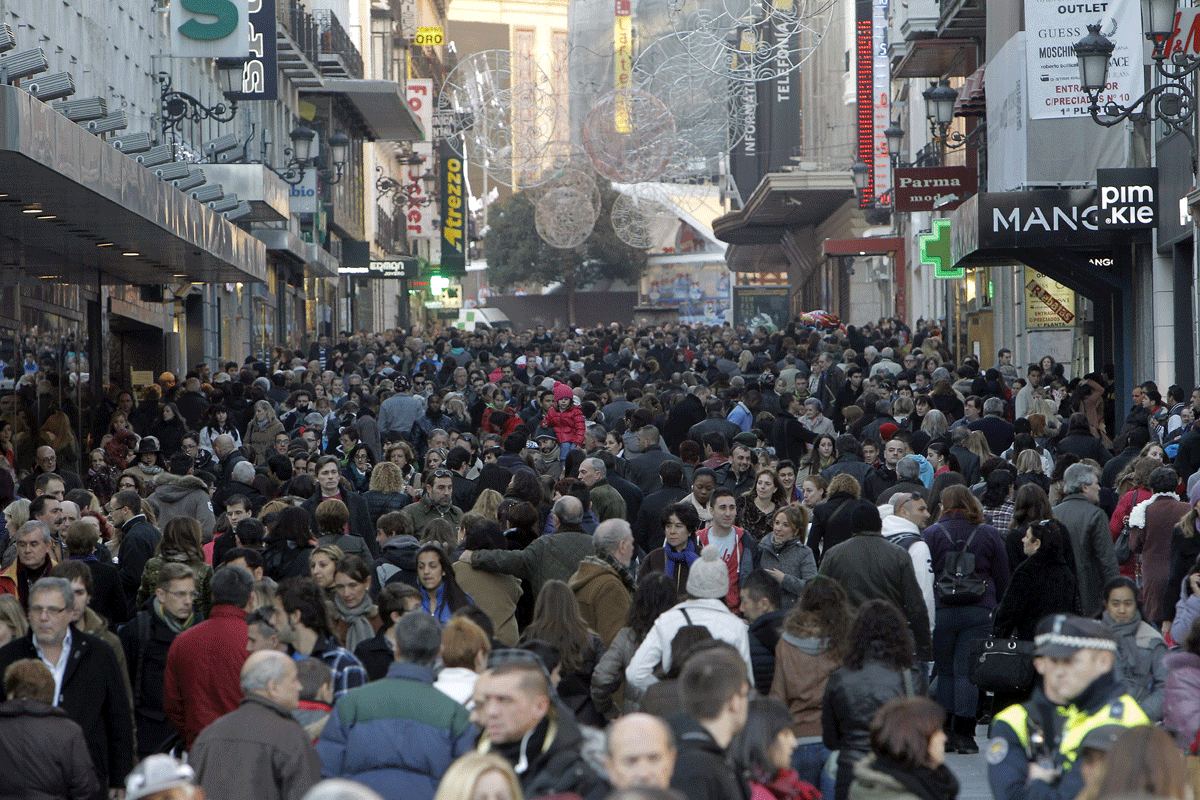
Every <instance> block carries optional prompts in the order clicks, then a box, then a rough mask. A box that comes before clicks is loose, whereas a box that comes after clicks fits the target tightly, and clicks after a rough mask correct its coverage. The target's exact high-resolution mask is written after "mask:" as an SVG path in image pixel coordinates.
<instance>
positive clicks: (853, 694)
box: [821, 658, 925, 797]
mask: <svg viewBox="0 0 1200 800" xmlns="http://www.w3.org/2000/svg"><path fill="white" fill-rule="evenodd" d="M924 693H925V678H924V676H922V675H921V673H920V672H918V671H917V670H915V669H913V670H907V671H904V672H901V671H897V670H894V669H892V668H891V667H890V666H888V665H886V664H884V663H883V662H881V661H877V660H875V659H873V658H868V659H867V660H866V662H864V663H863V665H862V668H861V669H851V668H850V667H839V668H838V669H836V670H834V671H833V673H832V674H831V675H830V676H829V682H828V683H827V684H826V685H825V697H824V699H823V701H822V709H821V731H822V738H823V740H824V744H825V747H826V748H828V749H829V750H837V751H838V757H837V786H838V796H839V797H845V789H846V788H848V787H849V785H850V781H851V779H852V777H853V770H854V765H855V764H857V763H858V762H859V761H860V760H862V759H863V758H864V757H865V756H866V755H867V753H869V752H870V751H871V719H872V718H873V717H874V716H875V712H877V711H878V710H879V709H880V708H882V707H883V705H884V703H886V702H887V701H889V700H891V699H892V698H894V697H903V696H915V695H921V694H924Z"/></svg>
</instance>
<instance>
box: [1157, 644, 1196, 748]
mask: <svg viewBox="0 0 1200 800" xmlns="http://www.w3.org/2000/svg"><path fill="white" fill-rule="evenodd" d="M1163 666H1164V668H1165V669H1166V671H1167V688H1166V693H1165V702H1164V703H1163V717H1162V721H1163V727H1165V728H1166V729H1167V730H1169V731H1170V732H1171V733H1173V734H1175V742H1176V744H1178V745H1179V747H1180V749H1182V750H1187V749H1188V748H1189V747H1191V746H1192V742H1193V741H1195V739H1196V732H1197V731H1200V656H1198V655H1196V654H1195V653H1189V652H1187V651H1186V650H1180V651H1179V652H1175V653H1167V655H1166V656H1165V657H1164V658H1163Z"/></svg>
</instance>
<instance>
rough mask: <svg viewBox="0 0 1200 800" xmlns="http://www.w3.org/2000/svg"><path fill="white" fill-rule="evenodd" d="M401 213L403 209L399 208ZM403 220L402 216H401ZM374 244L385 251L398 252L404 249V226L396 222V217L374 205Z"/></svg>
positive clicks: (389, 252)
mask: <svg viewBox="0 0 1200 800" xmlns="http://www.w3.org/2000/svg"><path fill="white" fill-rule="evenodd" d="M401 215H403V210H402V209H401ZM401 222H403V216H401ZM375 245H376V246H377V247H378V248H379V249H380V250H382V251H383V252H385V253H388V254H398V253H403V252H405V250H406V242H405V239H404V226H403V225H402V224H400V225H398V224H397V223H396V218H395V217H393V216H392V215H391V214H389V213H387V212H386V211H384V210H383V209H382V208H380V207H379V206H375Z"/></svg>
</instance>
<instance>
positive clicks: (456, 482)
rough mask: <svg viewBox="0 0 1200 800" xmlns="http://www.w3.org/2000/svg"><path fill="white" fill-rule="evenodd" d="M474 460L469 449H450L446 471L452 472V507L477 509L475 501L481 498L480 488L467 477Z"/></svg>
mask: <svg viewBox="0 0 1200 800" xmlns="http://www.w3.org/2000/svg"><path fill="white" fill-rule="evenodd" d="M474 460H475V459H474V457H473V456H472V455H471V452H470V451H469V450H467V448H465V447H452V448H450V453H449V454H448V455H447V456H446V469H448V470H450V473H451V474H450V481H451V485H452V486H453V488H454V491H453V493H452V494H451V495H450V505H452V506H458V507H459V508H462V509H468V510H469V509H471V508H474V507H475V501H476V500H477V499H478V498H479V487H477V486H476V485H475V481H473V480H471V479H470V478H468V477H467V472H468V471H469V470H470V469H471V463H472V462H473V461H474Z"/></svg>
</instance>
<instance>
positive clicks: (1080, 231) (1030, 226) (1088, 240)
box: [964, 189, 1113, 249]
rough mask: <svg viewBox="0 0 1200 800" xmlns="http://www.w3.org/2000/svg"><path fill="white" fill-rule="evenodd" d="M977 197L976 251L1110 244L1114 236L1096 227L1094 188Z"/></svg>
mask: <svg viewBox="0 0 1200 800" xmlns="http://www.w3.org/2000/svg"><path fill="white" fill-rule="evenodd" d="M976 197H978V198H979V201H978V204H977V206H976V207H977V208H978V219H977V224H978V226H979V238H978V241H977V242H976V246H977V247H978V248H979V249H989V248H999V247H1061V246H1063V245H1064V244H1068V243H1069V244H1071V245H1072V246H1075V247H1089V246H1090V247H1097V248H1106V247H1111V246H1112V243H1113V234H1112V232H1111V231H1108V230H1102V229H1101V228H1100V225H1099V219H1100V209H1099V206H1098V204H1097V202H1096V190H1095V189H1069V190H1068V189H1048V190H1038V191H1030V192H985V193H983V194H979V195H976ZM964 208H965V205H964Z"/></svg>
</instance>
